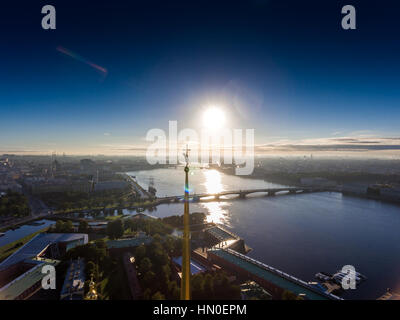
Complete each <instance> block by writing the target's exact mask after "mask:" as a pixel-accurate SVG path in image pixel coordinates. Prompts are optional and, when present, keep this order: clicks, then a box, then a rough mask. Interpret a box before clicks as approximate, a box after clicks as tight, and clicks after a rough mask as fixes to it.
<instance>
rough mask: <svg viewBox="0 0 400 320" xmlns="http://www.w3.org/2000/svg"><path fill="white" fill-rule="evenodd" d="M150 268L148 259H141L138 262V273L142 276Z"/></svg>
mask: <svg viewBox="0 0 400 320" xmlns="http://www.w3.org/2000/svg"><path fill="white" fill-rule="evenodd" d="M151 267H152V263H151V261H150V259H149V258H147V257H146V258H143V259H142V260H141V261H140V265H139V272H140V273H141V274H143V275H144V274H145V273H147V272H149V271H150V270H151Z"/></svg>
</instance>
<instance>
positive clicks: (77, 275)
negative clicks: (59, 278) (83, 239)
mask: <svg viewBox="0 0 400 320" xmlns="http://www.w3.org/2000/svg"><path fill="white" fill-rule="evenodd" d="M84 287H85V260H84V259H79V258H78V260H73V261H71V263H70V265H69V268H68V270H67V273H66V275H65V280H64V284H63V287H62V289H61V293H60V300H83V298H84V295H85V288H84Z"/></svg>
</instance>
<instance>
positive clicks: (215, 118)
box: [203, 107, 225, 129]
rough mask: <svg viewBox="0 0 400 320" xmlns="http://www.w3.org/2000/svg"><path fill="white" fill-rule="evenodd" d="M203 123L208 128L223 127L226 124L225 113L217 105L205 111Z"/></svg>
mask: <svg viewBox="0 0 400 320" xmlns="http://www.w3.org/2000/svg"><path fill="white" fill-rule="evenodd" d="M203 124H204V126H205V127H206V128H208V129H221V128H222V127H223V126H224V124H225V113H224V112H223V111H222V110H221V109H219V108H216V107H211V108H209V109H207V110H206V111H204V114H203Z"/></svg>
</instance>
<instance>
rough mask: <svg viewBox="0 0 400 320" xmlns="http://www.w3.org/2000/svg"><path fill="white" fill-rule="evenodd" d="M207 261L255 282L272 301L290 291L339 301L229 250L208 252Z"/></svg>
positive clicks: (311, 297)
mask: <svg viewBox="0 0 400 320" xmlns="http://www.w3.org/2000/svg"><path fill="white" fill-rule="evenodd" d="M208 259H209V260H210V261H211V262H212V263H214V264H217V265H219V266H221V267H222V268H223V269H225V270H226V271H228V272H230V273H233V274H235V275H236V276H237V277H238V278H241V279H244V280H251V281H255V282H257V283H258V284H259V285H260V286H262V287H263V288H264V289H266V290H268V292H269V293H270V294H271V295H272V297H273V298H274V299H278V300H279V299H281V297H282V294H283V293H284V292H285V291H290V292H292V293H294V294H295V295H297V296H301V297H303V298H304V299H307V300H340V298H339V297H337V296H335V295H333V294H330V293H326V292H323V291H320V290H318V289H315V288H314V287H312V286H310V285H309V284H308V283H306V282H304V281H302V280H300V279H297V278H295V277H293V276H291V275H289V274H287V273H285V272H282V271H280V270H278V269H275V268H273V267H271V266H268V265H266V264H264V263H262V262H260V261H257V260H255V259H252V258H250V257H247V256H245V255H244V254H241V253H238V252H236V251H234V250H231V249H214V250H209V251H208Z"/></svg>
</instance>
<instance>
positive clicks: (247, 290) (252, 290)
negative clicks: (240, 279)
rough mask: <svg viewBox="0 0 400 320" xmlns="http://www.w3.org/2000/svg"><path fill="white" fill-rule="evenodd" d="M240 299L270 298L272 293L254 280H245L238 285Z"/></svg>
mask: <svg viewBox="0 0 400 320" xmlns="http://www.w3.org/2000/svg"><path fill="white" fill-rule="evenodd" d="M240 295H241V297H242V300H271V299H272V295H271V294H270V293H269V292H267V290H265V289H264V288H263V287H261V286H260V285H259V284H258V283H257V282H255V281H247V282H245V283H242V284H241V285H240Z"/></svg>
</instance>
